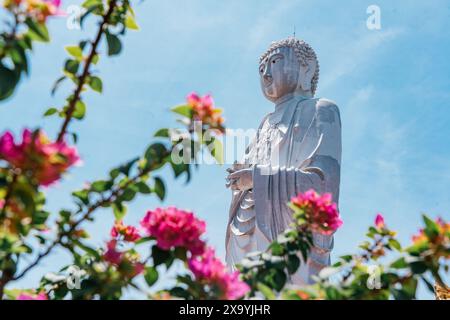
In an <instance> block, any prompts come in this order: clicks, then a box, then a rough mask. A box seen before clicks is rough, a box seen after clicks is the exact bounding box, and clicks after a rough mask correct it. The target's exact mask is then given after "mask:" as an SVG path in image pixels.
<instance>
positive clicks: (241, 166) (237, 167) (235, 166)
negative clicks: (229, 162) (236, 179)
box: [227, 161, 248, 173]
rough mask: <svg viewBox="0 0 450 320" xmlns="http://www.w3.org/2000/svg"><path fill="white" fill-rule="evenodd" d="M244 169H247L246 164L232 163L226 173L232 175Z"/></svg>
mask: <svg viewBox="0 0 450 320" xmlns="http://www.w3.org/2000/svg"><path fill="white" fill-rule="evenodd" d="M246 167H248V165H247V164H245V163H238V162H237V161H234V162H233V166H232V167H231V168H228V169H227V172H228V173H233V172H236V171H239V170H242V169H244V168H246Z"/></svg>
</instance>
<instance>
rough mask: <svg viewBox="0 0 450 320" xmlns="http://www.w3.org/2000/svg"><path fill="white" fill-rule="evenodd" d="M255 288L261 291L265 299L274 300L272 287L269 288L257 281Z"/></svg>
mask: <svg viewBox="0 0 450 320" xmlns="http://www.w3.org/2000/svg"><path fill="white" fill-rule="evenodd" d="M256 288H257V289H258V291H259V292H261V293H262V294H263V296H264V297H265V298H266V300H275V299H276V295H275V293H274V292H273V291H272V289H270V288H269V287H268V286H266V285H265V284H263V283H261V282H258V283H257V284H256Z"/></svg>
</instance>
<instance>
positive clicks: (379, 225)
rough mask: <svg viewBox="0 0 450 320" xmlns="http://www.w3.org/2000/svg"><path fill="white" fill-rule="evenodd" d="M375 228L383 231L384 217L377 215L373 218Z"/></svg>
mask: <svg viewBox="0 0 450 320" xmlns="http://www.w3.org/2000/svg"><path fill="white" fill-rule="evenodd" d="M375 226H376V227H377V228H378V229H383V228H384V227H385V226H386V225H385V223H384V217H383V216H382V215H381V214H380V213H378V214H377V216H376V217H375Z"/></svg>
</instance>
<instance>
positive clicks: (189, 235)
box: [141, 207, 206, 255]
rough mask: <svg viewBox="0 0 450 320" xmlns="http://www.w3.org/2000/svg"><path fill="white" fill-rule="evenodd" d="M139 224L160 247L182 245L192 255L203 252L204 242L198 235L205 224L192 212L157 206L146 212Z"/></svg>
mask: <svg viewBox="0 0 450 320" xmlns="http://www.w3.org/2000/svg"><path fill="white" fill-rule="evenodd" d="M141 226H142V228H143V229H144V230H145V232H146V233H147V235H148V236H151V237H155V239H156V243H157V245H158V247H160V248H161V249H164V250H169V249H171V248H175V247H183V248H186V249H187V250H189V251H190V252H191V253H192V254H193V255H196V254H202V253H203V250H204V247H205V243H204V241H203V240H201V239H200V237H201V235H202V234H203V233H204V232H205V228H206V225H205V222H204V221H202V220H200V219H197V218H196V217H195V215H194V214H193V213H192V212H188V211H184V210H180V209H177V208H175V207H169V208H165V209H163V208H157V209H155V210H153V211H151V210H150V211H148V212H147V214H146V215H145V217H144V218H143V219H142V221H141Z"/></svg>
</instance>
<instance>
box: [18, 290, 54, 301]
mask: <svg viewBox="0 0 450 320" xmlns="http://www.w3.org/2000/svg"><path fill="white" fill-rule="evenodd" d="M16 300H48V297H47V295H46V294H45V292H40V293H38V294H31V293H26V292H22V293H21V294H20V295H19V296H18V297H17V299H16Z"/></svg>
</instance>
